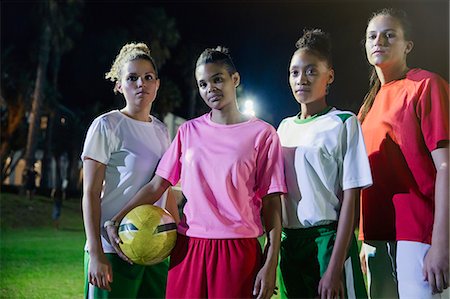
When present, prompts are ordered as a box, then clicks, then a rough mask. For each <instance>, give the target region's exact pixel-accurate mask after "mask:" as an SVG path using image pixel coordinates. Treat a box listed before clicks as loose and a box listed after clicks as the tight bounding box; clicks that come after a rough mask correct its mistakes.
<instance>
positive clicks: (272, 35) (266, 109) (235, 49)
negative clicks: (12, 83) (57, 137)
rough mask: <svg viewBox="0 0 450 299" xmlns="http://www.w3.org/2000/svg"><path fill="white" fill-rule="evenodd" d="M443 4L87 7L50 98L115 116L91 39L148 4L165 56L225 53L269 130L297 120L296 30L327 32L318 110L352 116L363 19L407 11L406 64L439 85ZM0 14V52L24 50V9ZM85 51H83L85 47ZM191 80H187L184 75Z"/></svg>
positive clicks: (361, 77) (360, 71)
mask: <svg viewBox="0 0 450 299" xmlns="http://www.w3.org/2000/svg"><path fill="white" fill-rule="evenodd" d="M448 5H449V4H448V1H447V0H428V1H427V0H422V1H367V0H361V1H356V0H355V1H331V0H328V1H323V0H316V1H251V2H250V1H218V2H212V1H204V2H200V1H196V2H191V1H158V2H155V1H151V2H149V1H140V2H126V3H125V2H105V1H102V2H98V1H97V2H89V1H88V2H85V4H84V7H83V12H82V16H81V20H82V23H83V30H82V32H81V33H80V34H79V35H78V36H77V37H76V38H75V40H74V47H73V48H72V49H71V50H70V51H69V52H68V53H66V54H65V55H64V56H63V61H62V68H61V77H60V91H61V94H62V97H63V99H64V103H65V104H66V105H68V106H69V107H78V108H80V109H89V106H90V105H93V103H95V102H96V101H101V102H102V107H104V109H105V110H109V109H110V108H118V107H117V106H115V105H117V102H114V101H112V100H111V99H113V97H114V95H113V93H112V86H111V84H110V83H109V82H107V81H106V80H104V79H103V77H104V73H105V72H106V71H108V69H109V66H110V64H111V62H112V60H113V59H114V56H115V55H116V54H117V50H118V49H110V48H108V46H107V45H104V46H103V48H102V47H98V46H95V43H94V41H95V40H96V37H98V36H100V35H104V34H109V35H114V30H118V29H117V28H121V27H122V28H126V26H128V24H130V23H132V21H133V16H134V14H136V12H137V11H139V10H140V9H142V8H144V7H147V6H152V7H164V8H165V10H166V13H167V15H168V16H169V17H173V18H175V19H176V24H177V28H178V31H179V33H180V37H181V38H180V41H179V44H178V46H177V47H175V48H174V49H173V51H172V54H173V57H176V55H179V54H180V51H181V49H182V46H183V45H188V44H194V45H195V46H196V47H198V48H200V49H203V48H205V47H215V46H217V45H223V46H226V47H228V48H229V49H230V51H231V55H232V57H233V59H234V62H235V64H236V67H237V69H238V71H239V72H240V74H241V82H242V87H243V93H244V94H245V95H249V96H252V97H253V98H254V99H255V102H256V105H257V108H256V110H257V115H258V116H259V117H261V118H263V119H265V120H266V121H268V122H270V123H271V124H273V125H274V126H275V127H277V126H278V124H279V122H280V121H281V119H282V118H284V117H286V116H290V115H293V114H295V113H297V112H298V106H297V103H296V102H295V100H294V98H293V96H292V95H291V92H290V88H289V85H288V72H287V68H288V65H289V61H290V58H291V55H292V53H293V51H294V50H295V42H296V41H297V39H298V38H299V37H300V36H301V33H302V30H303V29H304V28H321V29H323V30H325V31H327V32H329V33H330V34H331V37H332V43H333V59H334V69H335V81H334V83H333V84H332V87H331V91H330V94H329V96H328V98H327V99H328V102H329V104H331V105H335V106H337V107H339V108H342V109H349V110H352V111H354V112H357V110H358V108H359V106H360V104H361V101H362V99H363V97H364V94H365V92H366V90H367V86H368V80H367V78H368V71H369V66H368V64H367V62H366V58H365V53H364V52H363V47H362V43H361V41H362V40H363V38H364V33H365V27H366V23H367V19H368V17H369V16H370V14H371V12H373V11H375V10H378V9H380V8H384V7H396V8H402V9H404V10H405V11H407V12H408V14H409V16H410V18H411V20H412V21H413V24H414V28H415V32H414V34H415V37H414V42H415V46H414V49H413V51H412V53H411V54H410V56H409V60H408V62H409V66H410V67H421V68H424V69H427V70H430V71H434V72H437V73H438V74H440V75H441V76H442V77H444V78H445V79H447V80H448V77H449V75H448V72H449V28H448V27H449V18H448V13H449V6H448ZM1 7H2V49H4V47H5V46H7V44H8V43H13V42H14V43H19V42H18V40H19V39H22V43H23V44H24V46H25V47H26V46H27V45H26V42H25V40H26V39H27V38H30V36H29V35H30V34H32V33H28V36H27V33H25V32H22V31H20V30H19V29H18V27H20V26H16V24H22V25H23V24H24V23H23V22H24V21H23V20H22V18H23V17H24V16H25V18H26V16H27V15H29V14H31V13H32V12H30V11H27V9H28V8H27V2H19V3H18V4H17V2H16V3H14V4H13V2H5V1H3V4H2V6H1ZM21 22H22V23H21ZM23 26H25V25H23ZM5 43H6V45H5ZM90 43H91V44H92V45H93V46H92V48H89V47H86V45H89V44H90ZM82 45H83V47H82ZM29 46H32V45H29ZM199 54H200V52H198V53H197V54H196V55H197V56H198V55H199ZM194 63H195V58H194V59H193V61H192V64H194ZM161 73H162V74H165V75H166V76H169V77H170V78H173V80H174V81H176V80H179V74H177V69H176V67H175V66H173V65H172V66H170V63H168V64H167V66H164V67H163V68H162V69H161ZM191 76H192V78H193V76H194V74H191ZM162 84H164V82H162ZM181 86H182V85H181ZM181 92H182V95H183V97H184V98H186V97H188V91H187V90H183V89H182V90H181ZM155 105H157V103H156V104H155ZM186 109H187V108H186V104H184V105H182V107H180V108H179V109H177V111H176V112H177V114H180V115H182V116H184V115H185V114H186V113H185V111H186Z"/></svg>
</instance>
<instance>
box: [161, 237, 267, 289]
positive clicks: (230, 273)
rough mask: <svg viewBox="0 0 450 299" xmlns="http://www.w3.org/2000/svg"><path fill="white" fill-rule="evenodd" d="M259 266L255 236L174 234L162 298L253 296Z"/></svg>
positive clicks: (260, 259)
mask: <svg viewBox="0 0 450 299" xmlns="http://www.w3.org/2000/svg"><path fill="white" fill-rule="evenodd" d="M261 266H262V252H261V246H260V244H259V242H258V240H257V239H255V238H252V239H201V238H194V237H187V236H184V235H180V234H178V239H177V244H176V245H175V248H174V250H173V251H172V254H171V256H170V266H169V275H168V277H167V289H166V298H253V295H252V292H253V285H254V283H255V278H256V275H257V273H258V271H259V269H260V268H261Z"/></svg>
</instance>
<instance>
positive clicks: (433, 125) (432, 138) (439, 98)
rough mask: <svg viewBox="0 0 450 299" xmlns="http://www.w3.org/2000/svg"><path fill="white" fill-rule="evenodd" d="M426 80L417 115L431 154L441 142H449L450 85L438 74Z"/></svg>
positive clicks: (421, 91) (420, 95)
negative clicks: (449, 88)
mask: <svg viewBox="0 0 450 299" xmlns="http://www.w3.org/2000/svg"><path fill="white" fill-rule="evenodd" d="M433 75H434V76H432V77H430V78H429V79H428V80H426V82H425V85H424V86H423V87H422V89H421V90H419V91H418V93H419V100H418V105H417V114H418V117H419V119H420V126H421V130H422V134H423V138H424V140H425V144H426V146H427V148H428V150H429V151H430V152H432V151H433V150H435V149H436V148H437V146H438V143H439V142H440V141H445V140H449V130H448V122H449V120H448V118H449V94H448V83H447V82H445V81H444V79H442V78H440V77H439V76H437V75H436V74H433Z"/></svg>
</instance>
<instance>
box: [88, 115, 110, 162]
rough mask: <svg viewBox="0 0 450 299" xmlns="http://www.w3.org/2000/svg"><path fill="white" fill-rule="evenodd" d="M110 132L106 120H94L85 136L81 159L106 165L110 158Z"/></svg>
mask: <svg viewBox="0 0 450 299" xmlns="http://www.w3.org/2000/svg"><path fill="white" fill-rule="evenodd" d="M110 131H111V130H110V129H109V128H108V123H107V120H106V118H104V117H99V118H96V119H95V120H94V121H93V122H92V124H91V126H90V127H89V129H88V132H87V134H86V139H85V141H84V146H83V152H82V153H81V159H82V160H84V159H85V158H90V159H93V160H95V161H98V162H100V163H102V164H105V165H106V164H108V161H109V159H110V157H111V144H110V140H111V139H112V138H111V136H110V135H111V132H110Z"/></svg>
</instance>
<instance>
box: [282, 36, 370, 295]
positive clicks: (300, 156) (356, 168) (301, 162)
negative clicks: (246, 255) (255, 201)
mask: <svg viewBox="0 0 450 299" xmlns="http://www.w3.org/2000/svg"><path fill="white" fill-rule="evenodd" d="M296 47H297V50H296V51H295V52H294V54H293V55H292V58H291V63H290V66H289V83H290V86H291V90H292V93H293V95H294V98H295V100H296V101H297V102H298V103H299V105H300V112H299V113H298V114H297V115H295V116H292V117H288V118H286V119H284V120H283V121H282V122H281V124H280V126H279V128H278V135H279V136H280V142H281V145H282V148H283V154H284V161H285V173H286V182H287V187H288V193H287V195H286V196H285V200H283V201H282V203H283V235H282V242H281V260H280V270H281V272H280V273H281V275H280V276H279V280H280V282H281V294H282V296H283V297H287V298H316V297H318V296H319V297H320V298H364V297H367V293H366V290H365V285H364V280H363V276H362V273H361V269H360V268H359V267H360V264H359V259H358V249H357V245H356V239H355V236H354V227H355V223H354V222H355V214H357V211H356V210H355V209H356V206H357V203H358V201H359V192H360V189H361V188H364V187H367V186H369V185H370V184H372V178H371V174H370V168H369V162H368V159H367V154H366V151H365V145H364V141H363V138H362V133H361V128H360V125H359V122H358V120H357V118H356V116H355V115H354V114H353V113H351V112H348V111H340V110H337V109H336V108H334V107H330V106H329V105H328V104H327V101H326V95H327V93H328V89H329V86H330V84H331V83H332V82H333V80H334V71H333V68H332V59H331V43H330V39H329V36H328V34H326V33H325V32H323V31H321V30H320V29H314V30H307V31H305V32H304V34H303V36H302V37H301V38H300V39H299V40H298V41H297V43H296Z"/></svg>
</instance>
